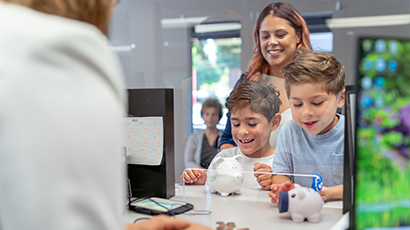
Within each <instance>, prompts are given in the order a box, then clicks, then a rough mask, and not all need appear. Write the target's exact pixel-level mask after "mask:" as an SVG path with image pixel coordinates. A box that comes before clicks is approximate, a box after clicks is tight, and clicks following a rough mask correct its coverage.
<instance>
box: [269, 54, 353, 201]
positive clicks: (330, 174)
mask: <svg viewBox="0 0 410 230" xmlns="http://www.w3.org/2000/svg"><path fill="white" fill-rule="evenodd" d="M282 71H283V72H284V73H285V88H286V92H287V96H288V98H289V102H290V107H291V111H292V115H293V120H291V121H289V122H287V123H286V124H284V126H283V127H282V130H281V132H280V134H279V137H278V145H277V148H276V151H275V160H274V161H273V164H272V171H273V172H274V173H289V174H309V175H312V174H313V173H317V174H319V175H321V176H322V178H323V188H322V191H321V193H320V194H321V196H322V199H323V200H328V199H341V198H342V196H343V154H344V127H345V125H344V122H345V118H344V116H343V115H341V114H337V113H336V111H337V109H338V108H341V107H342V106H343V105H344V102H345V91H344V79H345V72H344V67H343V65H342V64H341V63H340V62H339V61H338V60H337V59H336V58H335V57H334V56H332V55H331V54H329V53H325V52H314V51H308V50H301V51H298V52H297V53H296V55H295V59H294V60H293V61H291V62H290V63H288V64H287V65H286V66H284V67H283V68H282ZM271 180H272V185H271V187H270V188H271V190H272V191H271V192H269V196H270V197H271V199H272V202H273V203H277V202H278V198H279V193H280V192H281V191H288V190H290V189H291V188H292V184H291V178H290V177H289V176H285V175H273V176H272V178H271ZM312 180H313V178H312V177H301V176H295V177H294V183H298V184H300V185H301V186H303V187H310V186H311V184H312Z"/></svg>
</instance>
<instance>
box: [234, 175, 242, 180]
mask: <svg viewBox="0 0 410 230" xmlns="http://www.w3.org/2000/svg"><path fill="white" fill-rule="evenodd" d="M235 178H236V179H237V180H242V178H243V177H242V175H241V174H236V175H235Z"/></svg>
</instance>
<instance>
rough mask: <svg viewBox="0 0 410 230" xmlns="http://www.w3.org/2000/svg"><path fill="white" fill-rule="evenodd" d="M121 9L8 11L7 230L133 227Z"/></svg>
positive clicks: (22, 1)
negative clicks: (118, 37)
mask: <svg viewBox="0 0 410 230" xmlns="http://www.w3.org/2000/svg"><path fill="white" fill-rule="evenodd" d="M115 4H116V2H113V1H112V0H65V1H64V0H3V1H0V30H1V31H2V33H3V35H4V36H0V49H1V51H2V52H1V53H0V204H1V205H0V229H2V230H9V229H13V230H14V229H36V230H37V229H38V230H40V229H41V230H54V229H60V230H68V229H87V230H93V229H95V230H97V229H98V230H115V229H125V228H127V229H153V230H157V229H158V230H162V229H205V227H203V226H202V225H199V224H194V223H191V222H189V221H186V220H181V219H173V218H169V217H165V216H159V217H155V218H153V219H151V220H147V221H143V222H138V223H136V224H129V225H127V226H124V224H123V223H122V221H121V215H123V213H124V210H125V203H126V197H125V194H126V192H125V188H126V187H125V181H126V176H125V162H124V161H122V160H121V159H123V156H122V154H123V151H122V147H123V146H124V143H123V142H124V140H123V136H124V135H123V134H124V120H123V118H124V116H125V114H126V108H127V103H126V92H125V90H124V89H125V86H124V82H123V77H122V73H121V69H120V65H119V62H118V59H117V57H116V56H115V55H114V54H113V53H112V52H111V51H110V50H109V48H108V43H107V39H106V37H105V36H104V35H107V31H108V24H109V19H110V16H111V13H112V9H113V7H114V6H115Z"/></svg>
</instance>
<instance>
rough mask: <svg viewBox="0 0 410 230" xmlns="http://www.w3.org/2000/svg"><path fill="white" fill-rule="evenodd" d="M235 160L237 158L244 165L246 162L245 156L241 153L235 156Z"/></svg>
mask: <svg viewBox="0 0 410 230" xmlns="http://www.w3.org/2000/svg"><path fill="white" fill-rule="evenodd" d="M234 159H235V160H237V161H238V162H239V164H241V165H243V164H244V163H245V157H243V156H241V155H236V156H235V157H234Z"/></svg>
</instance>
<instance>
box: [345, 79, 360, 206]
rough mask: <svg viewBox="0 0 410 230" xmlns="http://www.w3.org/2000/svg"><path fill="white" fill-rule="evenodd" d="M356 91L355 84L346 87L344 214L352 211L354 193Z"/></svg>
mask: <svg viewBox="0 0 410 230" xmlns="http://www.w3.org/2000/svg"><path fill="white" fill-rule="evenodd" d="M356 91H357V87H356V86H355V85H346V87H345V98H346V100H345V145H344V156H343V157H344V159H343V214H345V213H346V212H348V211H350V209H351V207H352V205H353V197H354V196H353V193H354V177H353V176H354V174H353V170H354V162H355V157H356V150H355V146H354V145H355V138H354V135H355V134H356V130H355V127H356V114H355V111H356Z"/></svg>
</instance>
